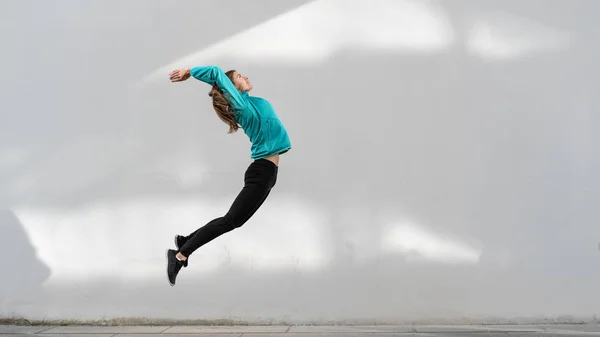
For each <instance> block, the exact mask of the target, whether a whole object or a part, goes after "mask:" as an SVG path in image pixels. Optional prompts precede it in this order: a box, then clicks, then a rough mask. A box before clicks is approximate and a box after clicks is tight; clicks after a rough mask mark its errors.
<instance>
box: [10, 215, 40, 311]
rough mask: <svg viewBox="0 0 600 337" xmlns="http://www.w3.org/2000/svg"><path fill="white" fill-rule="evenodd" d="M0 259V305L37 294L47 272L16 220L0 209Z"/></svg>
mask: <svg viewBox="0 0 600 337" xmlns="http://www.w3.org/2000/svg"><path fill="white" fill-rule="evenodd" d="M0 256H2V258H1V259H0V270H2V282H1V284H2V287H0V303H1V304H3V305H4V303H5V302H6V301H9V302H10V301H13V300H15V299H19V300H22V299H24V298H27V297H31V296H36V295H38V294H40V293H41V291H42V288H43V284H44V282H46V280H48V278H49V277H50V272H51V271H50V269H49V268H48V266H46V265H45V264H44V262H42V261H41V260H40V259H39V258H38V256H37V254H36V249H35V247H34V246H33V245H32V243H31V241H30V240H29V237H28V235H27V233H26V232H25V229H24V227H23V225H22V224H21V223H20V222H19V219H18V218H17V217H16V216H15V214H14V213H13V211H11V210H8V209H5V208H4V209H0Z"/></svg>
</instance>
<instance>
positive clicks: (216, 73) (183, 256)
mask: <svg viewBox="0 0 600 337" xmlns="http://www.w3.org/2000/svg"><path fill="white" fill-rule="evenodd" d="M190 76H192V77H194V78H196V79H198V80H200V81H202V82H205V83H208V84H209V85H212V88H211V90H210V92H209V96H210V97H212V101H213V108H214V109H215V112H216V113H217V116H218V117H219V118H220V119H221V120H222V121H223V122H225V123H226V124H227V125H229V132H228V133H232V132H235V131H237V130H238V129H239V128H240V127H241V128H242V129H243V130H244V132H245V133H246V135H247V136H248V137H249V138H250V142H251V143H252V146H251V149H250V150H251V155H250V158H252V159H253V160H254V161H253V162H252V163H251V164H250V166H249V167H248V169H247V170H246V173H245V175H244V188H243V189H242V191H241V192H240V193H239V194H238V196H237V198H236V199H235V200H234V201H233V204H232V205H231V207H230V208H229V211H228V212H227V213H226V214H225V215H224V216H222V217H220V218H216V219H214V220H212V221H210V222H209V223H207V224H206V225H204V226H203V227H200V228H199V229H197V230H196V231H195V232H193V233H191V234H190V235H188V236H181V235H176V236H175V245H176V246H177V250H174V249H168V250H167V275H168V277H169V283H170V284H171V286H174V285H175V279H176V277H177V274H178V273H179V271H180V270H181V267H187V265H188V258H189V257H190V255H191V254H192V253H193V252H194V251H195V250H196V249H198V248H200V247H201V246H203V245H205V244H206V243H208V242H210V241H211V240H213V239H215V238H217V237H218V236H220V235H222V234H225V233H227V232H229V231H231V230H233V229H235V228H238V227H240V226H242V225H243V224H244V223H245V222H246V221H248V219H250V217H251V216H252V215H253V214H254V213H255V212H256V211H257V210H258V208H259V207H260V206H261V205H262V203H263V202H264V201H265V199H266V198H267V196H268V195H269V193H270V192H271V189H272V188H273V186H275V183H276V181H277V172H278V168H279V155H280V154H283V153H285V152H287V151H289V150H290V149H291V143H290V139H289V137H288V134H287V131H286V129H285V127H284V126H283V124H282V123H281V121H280V120H279V118H278V117H277V114H276V113H275V110H273V107H272V106H271V104H270V103H269V102H268V101H267V100H265V99H263V98H259V97H255V96H250V95H248V92H250V90H252V83H250V81H249V80H248V77H245V76H242V75H240V74H239V73H238V72H237V71H235V70H230V71H228V72H227V73H224V72H223V71H222V70H221V69H220V68H219V67H216V66H205V67H194V68H191V69H189V68H186V69H177V70H174V71H172V72H171V73H170V74H169V77H170V80H171V82H181V81H185V80H187V79H188V78H190Z"/></svg>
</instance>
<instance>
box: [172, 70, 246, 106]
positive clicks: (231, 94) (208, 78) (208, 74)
mask: <svg viewBox="0 0 600 337" xmlns="http://www.w3.org/2000/svg"><path fill="white" fill-rule="evenodd" d="M190 76H192V77H194V78H195V79H197V80H199V81H202V82H204V83H207V84H209V85H213V84H215V83H216V84H217V86H219V88H220V89H221V91H223V93H224V94H225V97H227V98H228V100H229V101H230V102H231V103H232V104H233V106H234V107H236V108H239V109H241V108H244V107H245V106H246V100H245V99H244V97H242V95H241V94H240V92H239V91H238V90H237V89H236V88H235V86H234V85H233V83H231V80H229V78H228V77H227V75H225V73H224V72H223V70H221V68H219V67H217V66H203V67H193V68H191V69H189V68H186V69H177V70H173V71H172V72H171V73H170V74H169V77H170V79H171V82H180V81H185V80H187V79H188V78H189V77H190Z"/></svg>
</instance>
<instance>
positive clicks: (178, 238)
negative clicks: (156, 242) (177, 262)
mask: <svg viewBox="0 0 600 337" xmlns="http://www.w3.org/2000/svg"><path fill="white" fill-rule="evenodd" d="M174 241H175V247H177V251H179V250H180V249H181V247H183V245H185V243H186V242H187V241H188V239H187V238H186V237H185V236H182V235H175V240H174ZM189 259H190V258H189V257H188V258H187V259H186V260H185V264H184V265H183V266H184V267H187V261H188V260H189Z"/></svg>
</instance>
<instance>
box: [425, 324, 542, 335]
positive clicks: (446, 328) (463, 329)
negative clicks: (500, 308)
mask: <svg viewBox="0 0 600 337" xmlns="http://www.w3.org/2000/svg"><path fill="white" fill-rule="evenodd" d="M414 329H415V331H416V332H433V333H469V334H471V333H477V332H480V333H484V332H498V333H506V332H508V331H513V332H537V331H543V330H541V329H539V328H533V327H523V326H515V325H513V326H489V325H415V326H414ZM469 336H470V335H469Z"/></svg>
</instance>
